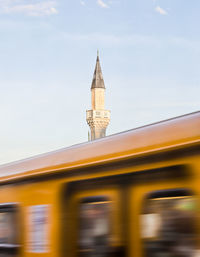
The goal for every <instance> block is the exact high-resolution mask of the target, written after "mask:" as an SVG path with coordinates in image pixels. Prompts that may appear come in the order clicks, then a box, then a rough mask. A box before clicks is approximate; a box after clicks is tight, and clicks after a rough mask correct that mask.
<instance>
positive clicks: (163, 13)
mask: <svg viewBox="0 0 200 257" xmlns="http://www.w3.org/2000/svg"><path fill="white" fill-rule="evenodd" d="M155 10H156V12H158V13H160V14H161V15H167V14H168V12H167V11H165V10H164V9H163V8H161V7H160V6H156V8H155Z"/></svg>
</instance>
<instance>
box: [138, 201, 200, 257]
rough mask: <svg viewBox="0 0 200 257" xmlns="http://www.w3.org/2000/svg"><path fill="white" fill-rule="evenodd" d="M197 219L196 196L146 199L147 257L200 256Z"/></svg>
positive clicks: (143, 220) (144, 234)
mask: <svg viewBox="0 0 200 257" xmlns="http://www.w3.org/2000/svg"><path fill="white" fill-rule="evenodd" d="M196 218H197V206H196V200H195V199H194V197H191V196H181V197H178V196H176V197H164V198H153V199H147V200H146V201H145V204H144V209H143V213H142V215H141V235H142V239H143V243H144V254H145V257H158V256H159V257H190V256H191V257H195V256H197V255H198V256H199V250H198V249H197V234H196Z"/></svg>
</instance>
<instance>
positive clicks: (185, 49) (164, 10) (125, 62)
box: [0, 0, 200, 163]
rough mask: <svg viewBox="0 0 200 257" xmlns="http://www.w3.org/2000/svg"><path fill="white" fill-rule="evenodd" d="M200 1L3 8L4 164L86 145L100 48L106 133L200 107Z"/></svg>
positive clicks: (30, 2) (93, 1)
mask: <svg viewBox="0 0 200 257" xmlns="http://www.w3.org/2000/svg"><path fill="white" fill-rule="evenodd" d="M199 10H200V1H199V0H190V1H189V0H0V121H1V128H0V146H1V147H0V163H5V162H9V161H12V160H17V159H21V158H24V157H28V156H32V155H35V154H39V153H43V152H48V151H51V150H54V149H58V148H62V147H66V146H70V145H72V144H75V143H79V142H84V141H87V133H88V126H87V124H86V120H85V111H86V109H89V108H90V86H91V81H92V76H93V71H94V66H95V61H96V51H97V49H99V50H100V61H101V66H102V70H103V75H104V80H105V85H106V88H107V91H106V107H107V109H110V110H111V122H110V125H109V128H108V131H107V134H113V133H116V132H120V131H124V130H127V129H131V128H134V127H138V126H141V125H145V124H148V123H152V122H156V121H160V120H163V119H167V118H170V117H174V116H177V115H182V114H185V113H189V112H193V111H197V110H199V109H200V101H199V97H200V72H199V71H200V15H199Z"/></svg>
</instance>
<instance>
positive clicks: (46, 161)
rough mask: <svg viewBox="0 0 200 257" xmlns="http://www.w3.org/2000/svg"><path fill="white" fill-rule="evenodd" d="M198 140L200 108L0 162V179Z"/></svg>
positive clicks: (96, 161)
mask: <svg viewBox="0 0 200 257" xmlns="http://www.w3.org/2000/svg"><path fill="white" fill-rule="evenodd" d="M199 143H200V112H195V113H191V114H187V115H184V116H180V117H176V118H173V119H169V120H165V121H162V122H158V123H154V124H150V125H147V126H143V127H140V128H136V129H132V130H129V131H125V132H122V133H118V134H115V135H111V136H108V137H105V138H101V139H98V140H94V141H90V142H86V143H82V144H78V145H74V146H71V147H67V148H64V149H60V150H57V151H53V152H49V153H46V154H41V155H38V156H35V157H31V158H28V159H24V160H20V161H16V162H12V163H9V164H4V165H1V166H0V183H2V182H9V181H12V180H16V179H20V178H26V177H29V176H35V175H44V174H51V173H56V172H59V171H66V172H67V171H69V170H73V169H77V168H81V167H89V166H92V165H97V164H103V163H109V162H113V161H116V160H124V159H128V158H134V157H138V156H144V155H148V154H150V153H152V152H162V151H167V150H169V149H177V148H182V147H185V146H188V145H196V144H199Z"/></svg>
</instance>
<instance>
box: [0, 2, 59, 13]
mask: <svg viewBox="0 0 200 257" xmlns="http://www.w3.org/2000/svg"><path fill="white" fill-rule="evenodd" d="M56 4H57V3H56V1H49V0H39V1H37V2H36V1H34V2H32V1H28V0H13V1H10V0H0V12H1V13H4V14H24V15H27V16H48V15H53V14H57V13H58V10H57V9H56Z"/></svg>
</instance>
